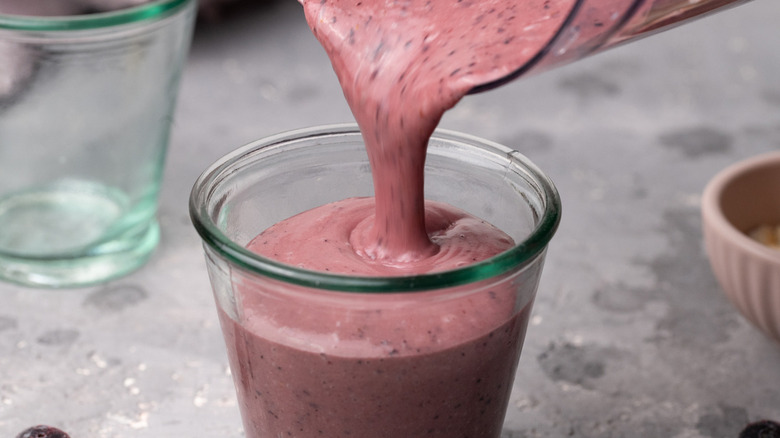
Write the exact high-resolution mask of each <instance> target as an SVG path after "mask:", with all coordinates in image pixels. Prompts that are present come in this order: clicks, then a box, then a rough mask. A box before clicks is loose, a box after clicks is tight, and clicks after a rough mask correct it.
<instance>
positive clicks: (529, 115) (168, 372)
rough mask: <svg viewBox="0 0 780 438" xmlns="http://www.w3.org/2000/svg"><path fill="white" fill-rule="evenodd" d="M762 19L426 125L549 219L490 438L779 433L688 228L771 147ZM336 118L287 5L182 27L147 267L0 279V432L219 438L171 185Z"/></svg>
mask: <svg viewBox="0 0 780 438" xmlns="http://www.w3.org/2000/svg"><path fill="white" fill-rule="evenodd" d="M250 3H251V4H250ZM778 19H780V2H778V1H776V0H755V1H754V2H752V3H748V4H746V5H743V6H740V7H737V8H735V9H732V10H728V11H725V12H722V13H719V14H717V15H714V16H711V17H707V18H705V19H702V20H699V21H697V22H695V23H691V24H688V25H686V26H682V27H680V28H677V29H674V30H672V31H668V32H665V33H663V34H660V35H656V36H653V37H651V38H647V39H644V40H642V41H639V42H635V43H632V44H629V45H626V46H623V47H620V48H618V49H613V50H611V51H609V52H606V53H603V54H601V55H598V56H594V57H591V58H589V59H586V60H583V61H580V62H577V63H575V64H572V65H569V66H566V67H562V68H559V69H557V70H554V71H551V72H548V73H545V74H542V75H539V76H534V77H529V78H524V79H521V80H519V81H516V82H514V83H511V84H509V85H507V86H504V87H502V88H500V89H497V90H494V91H491V92H487V93H484V94H480V95H475V96H469V97H467V98H466V99H464V100H463V101H462V102H461V103H460V104H459V105H458V106H457V107H456V108H454V109H453V110H452V111H450V112H449V113H448V114H447V115H446V116H445V118H444V120H443V122H442V126H443V127H446V128H451V129H456V130H460V131H464V132H468V133H471V134H475V135H478V136H481V137H485V138H488V139H491V140H495V141H498V142H501V143H504V144H506V145H508V146H510V147H514V148H516V149H518V150H520V151H521V152H523V153H525V154H526V155H528V156H529V157H530V158H531V159H532V160H534V161H535V162H536V163H537V164H538V165H539V166H540V167H542V168H543V169H544V170H545V171H546V172H547V173H548V174H549V175H550V176H551V177H552V178H553V180H554V181H555V182H556V184H557V185H558V188H559V190H560V192H561V196H562V199H563V204H564V216H563V220H562V223H561V227H560V230H559V232H558V235H557V236H556V237H555V239H554V241H553V243H552V245H551V247H550V250H549V256H548V262H547V264H546V268H545V272H544V274H543V278H542V283H541V286H540V289H539V294H538V298H537V301H536V306H535V309H534V316H533V319H532V321H531V327H530V329H529V334H528V337H527V340H526V345H525V348H524V351H523V356H522V358H521V360H520V365H519V371H518V374H517V379H516V383H515V387H514V392H513V396H512V400H511V402H510V406H509V411H508V414H507V420H506V426H505V432H504V435H503V436H504V438H521V437H522V438H530V437H564V436H572V437H615V438H616V437H663V438H728V437H736V436H737V434H738V433H739V431H740V430H741V429H742V428H743V427H744V426H745V424H746V423H748V422H750V421H755V420H759V419H763V418H770V419H775V420H780V344H777V343H773V342H772V341H770V340H769V339H767V338H766V337H764V336H763V335H762V334H761V333H759V332H758V331H757V330H755V329H754V328H753V327H752V326H751V325H749V324H748V323H747V322H746V321H745V320H744V319H743V318H742V317H741V316H740V315H739V314H738V313H737V311H736V310H735V309H734V308H733V307H732V306H731V305H730V304H729V302H728V301H727V300H726V298H725V297H724V295H723V294H722V292H721V290H720V288H719V286H718V284H717V283H716V281H715V279H714V277H713V275H712V273H711V271H710V268H709V265H708V262H707V260H706V257H705V255H704V251H703V244H702V239H701V234H700V224H699V220H700V219H699V200H700V194H701V191H702V189H703V187H704V185H705V184H706V182H707V181H708V180H709V179H710V178H711V177H712V176H713V175H714V174H715V173H716V172H717V171H719V170H720V169H722V168H723V167H725V166H727V165H729V164H730V163H733V162H735V161H737V160H740V159H742V158H745V157H749V156H752V155H756V154H758V153H761V152H765V151H770V150H776V149H778V148H780V80H779V79H778V78H780V53H779V52H778V49H779V48H780V30H779V29H780V27H778V24H777V20H778ZM350 120H351V115H350V113H349V111H348V109H347V107H346V104H345V103H344V99H343V97H342V95H341V91H340V89H339V87H338V84H337V82H336V79H335V76H334V75H333V73H332V71H331V69H330V65H329V63H328V60H327V58H326V57H325V55H324V53H323V52H322V50H321V48H320V47H319V45H318V44H317V42H316V41H315V39H314V37H313V36H312V35H311V33H310V31H309V30H308V28H307V27H306V23H305V21H304V19H303V13H302V11H301V8H300V6H299V5H298V3H297V2H295V1H293V0H279V1H275V2H270V1H269V2H248V4H243V5H242V4H237V7H234V8H231V9H230V10H228V11H226V13H225V14H224V16H223V17H222V19H221V20H219V21H211V22H205V23H200V24H199V26H198V30H197V34H196V37H195V40H194V43H193V46H192V52H191V57H190V59H189V62H188V64H187V68H186V71H185V75H184V80H183V84H182V89H181V93H180V100H179V106H178V113H177V115H176V119H175V125H174V130H173V139H172V144H171V148H170V152H169V159H168V163H167V170H166V177H165V181H164V187H163V193H162V199H161V203H160V215H159V216H160V221H161V224H162V231H163V237H162V242H161V245H160V247H159V248H158V250H157V251H156V253H155V255H154V256H153V258H152V260H151V261H150V262H149V263H148V264H147V265H146V266H145V267H143V268H142V269H141V270H139V271H137V272H135V273H133V274H131V275H129V276H127V277H124V278H121V279H118V280H116V281H112V282H110V283H108V284H105V285H102V286H98V287H92V288H84V289H74V290H36V289H29V288H22V287H17V286H13V285H9V284H0V303H2V305H1V306H0V437H2V438H6V437H13V436H15V434H16V433H18V432H19V431H21V430H22V429H25V428H26V427H29V426H31V425H34V424H39V423H44V424H50V425H54V426H57V427H60V428H62V429H64V430H66V431H68V432H69V433H70V434H71V435H72V436H73V438H103V437H105V438H109V437H110V438H114V437H116V438H118V437H137V438H147V437H148V438H151V437H166V438H176V437H220V438H235V437H240V436H242V432H241V424H240V419H239V413H238V407H237V405H236V401H235V397H234V392H233V386H232V381H231V377H230V375H229V371H228V366H227V359H226V355H225V352H224V347H223V345H222V339H221V334H220V331H219V326H218V323H217V318H216V312H215V308H214V304H213V302H212V298H211V291H210V287H209V283H208V278H207V275H206V270H205V264H204V262H203V256H202V252H201V247H200V241H199V238H198V236H197V235H196V233H195V231H194V229H193V228H192V226H191V224H190V220H189V217H188V214H187V198H188V194H189V190H190V187H191V185H192V183H193V181H194V180H195V178H196V177H197V175H198V174H199V173H200V172H201V171H202V170H203V169H204V168H205V167H206V166H207V165H208V164H210V163H211V162H212V161H214V160H215V159H216V158H218V157H219V156H221V155H223V154H224V153H226V152H228V151H230V150H232V149H234V148H236V147H238V146H240V145H242V144H244V143H247V142H249V141H251V140H254V139H256V138H259V137H263V136H266V135H269V134H273V133H276V132H279V131H283V130H288V129H293V128H300V127H305V126H311V125H318V124H326V123H335V122H343V121H350ZM366 438H368V437H366Z"/></svg>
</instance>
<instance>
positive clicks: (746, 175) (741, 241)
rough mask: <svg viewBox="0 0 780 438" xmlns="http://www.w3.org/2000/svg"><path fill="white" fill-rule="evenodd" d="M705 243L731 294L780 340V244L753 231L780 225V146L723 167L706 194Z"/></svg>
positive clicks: (741, 308) (756, 322)
mask: <svg viewBox="0 0 780 438" xmlns="http://www.w3.org/2000/svg"><path fill="white" fill-rule="evenodd" d="M702 222H703V229H704V243H705V246H706V249H707V255H708V256H709V259H710V265H711V266H712V270H713V272H714V273H715V277H716V278H717V279H718V282H719V283H720V285H721V287H722V288H723V290H724V292H725V293H726V296H728V298H729V299H730V300H731V302H732V303H734V305H735V306H736V307H737V308H738V309H739V311H740V312H741V313H742V315H744V316H745V318H747V319H748V320H749V321H750V322H752V323H753V324H754V325H755V326H756V327H758V328H759V329H760V330H761V331H763V332H764V333H766V334H767V335H768V336H769V337H770V338H773V339H774V340H776V341H778V342H780V249H776V248H772V247H769V246H767V245H765V244H763V243H759V242H758V241H756V240H754V239H752V238H751V237H749V236H748V233H750V232H751V231H752V230H754V229H756V228H757V227H761V226H765V225H771V226H775V225H780V152H772V153H767V154H764V155H759V156H757V157H753V158H750V159H747V160H745V161H742V162H739V163H736V164H734V165H732V166H730V167H728V168H726V169H724V170H723V171H721V172H720V173H718V174H717V175H716V176H715V177H714V178H713V179H712V180H711V181H710V182H709V184H707V187H706V188H705V189H704V195H703V197H702Z"/></svg>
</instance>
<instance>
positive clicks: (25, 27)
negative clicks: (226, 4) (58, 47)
mask: <svg viewBox="0 0 780 438" xmlns="http://www.w3.org/2000/svg"><path fill="white" fill-rule="evenodd" d="M195 1H196V0H157V1H153V2H149V3H144V4H141V5H138V6H132V7H129V8H123V9H117V10H114V11H107V12H98V13H94V14H80V15H55V16H33V15H15V14H2V13H0V30H17V31H30V32H48V31H77V30H91V29H93V30H94V29H102V28H108V27H113V26H120V25H124V24H131V23H139V22H144V21H151V20H156V19H160V18H164V17H167V16H168V15H170V13H172V12H173V11H175V10H177V9H179V8H182V7H184V6H185V5H187V4H189V3H194V2H195Z"/></svg>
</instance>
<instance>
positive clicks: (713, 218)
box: [701, 151, 780, 265]
mask: <svg viewBox="0 0 780 438" xmlns="http://www.w3.org/2000/svg"><path fill="white" fill-rule="evenodd" d="M766 167H777V168H778V171H780V151H773V152H766V153H762V154H759V155H755V156H752V157H749V158H746V159H744V160H741V161H738V162H736V163H733V164H731V165H729V166H727V167H726V168H724V169H722V170H721V171H720V172H718V173H717V174H715V176H714V177H713V178H712V179H711V180H710V181H709V182H708V183H707V185H706V186H705V188H704V192H703V194H702V201H701V210H702V218H703V221H704V223H705V224H707V225H709V228H710V230H711V231H715V232H717V234H719V235H720V236H722V237H723V238H725V239H727V240H728V241H729V242H731V243H732V244H734V245H736V246H738V247H739V248H741V249H742V250H743V251H746V252H748V253H750V254H751V255H753V256H755V257H758V258H760V259H762V260H763V261H765V262H767V263H772V264H776V265H780V250H777V249H774V248H770V247H768V246H766V245H764V244H762V243H760V242H757V241H755V240H753V239H752V238H751V237H750V236H748V235H747V234H745V233H744V232H743V231H741V230H739V229H737V228H736V227H735V226H734V225H733V224H732V223H731V222H730V221H729V220H728V219H726V216H725V215H724V214H723V211H722V209H721V207H720V199H721V195H722V193H723V191H724V189H725V188H726V187H728V186H729V184H731V183H732V182H733V181H734V180H736V179H737V178H739V177H741V176H743V175H746V174H749V173H751V172H753V171H756V170H759V169H764V168H766ZM778 225H780V224H778Z"/></svg>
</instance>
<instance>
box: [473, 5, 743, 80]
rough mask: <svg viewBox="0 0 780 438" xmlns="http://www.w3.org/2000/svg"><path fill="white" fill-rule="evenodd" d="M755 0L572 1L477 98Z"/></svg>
mask: <svg viewBox="0 0 780 438" xmlns="http://www.w3.org/2000/svg"><path fill="white" fill-rule="evenodd" d="M748 1H750V0H571V3H572V6H571V9H570V10H569V12H568V15H567V16H566V18H565V20H564V21H563V22H562V25H561V26H560V27H559V28H558V30H557V32H556V33H555V35H554V36H553V37H552V38H551V39H550V40H549V41H548V42H547V44H546V45H545V46H544V47H543V48H542V49H541V50H539V51H538V52H537V53H536V54H535V56H533V57H531V58H530V59H529V60H528V61H524V62H523V63H522V64H521V65H518V66H517V68H516V69H515V70H513V71H512V72H511V73H510V74H508V75H506V76H503V77H501V78H499V79H497V80H495V81H491V82H487V83H485V84H482V85H478V86H476V87H474V88H473V89H472V90H471V93H477V92H481V91H485V90H489V89H492V88H495V87H497V86H499V85H502V84H504V83H506V82H509V81H511V80H513V79H516V78H517V77H519V76H523V75H526V74H533V73H538V72H541V71H545V70H549V69H551V68H553V67H557V66H560V65H563V64H567V63H569V62H573V61H576V60H578V59H582V58H584V57H586V56H590V55H592V54H595V53H598V52H601V51H604V50H606V49H609V48H611V47H615V46H617V45H620V44H623V43H626V42H630V41H634V40H637V39H639V38H642V37H645V36H649V35H652V34H655V33H657V32H660V31H663V30H667V29H670V28H672V27H675V26H678V25H680V24H683V23H686V22H688V21H691V20H694V19H696V18H700V17H703V16H705V15H708V14H711V13H714V12H717V11H719V10H723V9H726V8H727V7H732V6H737V5H741V4H743V3H747V2H748Z"/></svg>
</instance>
